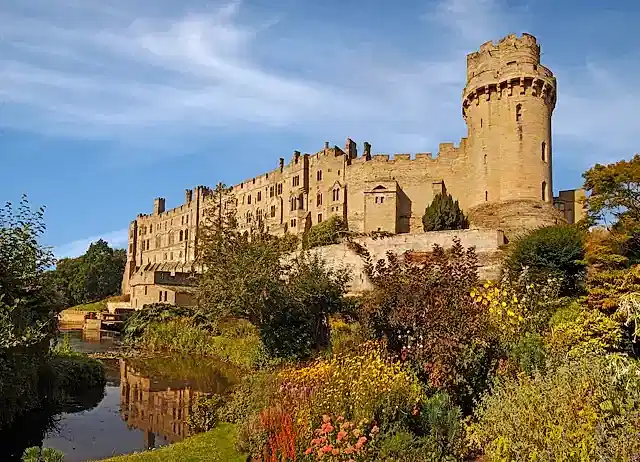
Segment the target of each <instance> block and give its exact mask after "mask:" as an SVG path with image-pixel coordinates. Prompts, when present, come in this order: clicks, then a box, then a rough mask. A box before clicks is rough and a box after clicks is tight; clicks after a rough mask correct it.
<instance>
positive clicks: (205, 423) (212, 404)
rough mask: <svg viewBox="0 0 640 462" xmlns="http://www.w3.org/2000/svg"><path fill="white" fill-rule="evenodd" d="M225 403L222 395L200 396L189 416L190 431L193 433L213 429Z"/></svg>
mask: <svg viewBox="0 0 640 462" xmlns="http://www.w3.org/2000/svg"><path fill="white" fill-rule="evenodd" d="M223 403H224V401H223V399H222V397H221V396H220V395H213V396H200V397H198V399H196V401H195V402H194V403H193V405H192V407H191V410H190V412H189V416H188V417H187V425H188V426H189V431H190V432H191V433H192V434H193V433H202V432H207V431H209V430H211V429H213V427H215V426H216V424H217V423H218V410H219V409H220V408H221V407H222V405H223Z"/></svg>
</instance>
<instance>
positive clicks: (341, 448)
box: [304, 415, 380, 462]
mask: <svg viewBox="0 0 640 462" xmlns="http://www.w3.org/2000/svg"><path fill="white" fill-rule="evenodd" d="M379 433H380V428H379V427H378V426H377V425H375V424H372V423H368V422H365V421H361V422H359V423H358V424H356V423H354V422H349V421H348V420H345V418H344V417H343V416H338V417H336V418H335V421H333V420H332V417H331V416H329V415H324V416H322V425H321V426H320V427H319V428H316V429H315V430H314V431H313V434H314V435H315V438H313V439H312V440H311V444H310V445H309V447H308V448H307V449H306V450H305V452H304V453H305V455H309V456H312V457H313V458H314V459H317V460H328V461H330V462H337V461H353V460H354V459H355V458H358V459H360V460H367V459H371V455H372V453H373V451H374V448H373V447H372V444H373V442H374V440H375V439H376V438H377V436H378V434H379Z"/></svg>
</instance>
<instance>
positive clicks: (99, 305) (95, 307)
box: [68, 300, 107, 312]
mask: <svg viewBox="0 0 640 462" xmlns="http://www.w3.org/2000/svg"><path fill="white" fill-rule="evenodd" d="M68 309H69V310H76V311H96V312H102V311H105V310H106V309H107V301H106V300H100V301H99V302H93V303H85V304H84V305H76V306H72V307H71V308H68Z"/></svg>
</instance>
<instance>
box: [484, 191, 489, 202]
mask: <svg viewBox="0 0 640 462" xmlns="http://www.w3.org/2000/svg"><path fill="white" fill-rule="evenodd" d="M484 200H485V202H486V201H488V200H489V191H485V192H484Z"/></svg>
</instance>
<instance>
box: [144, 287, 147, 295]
mask: <svg viewBox="0 0 640 462" xmlns="http://www.w3.org/2000/svg"><path fill="white" fill-rule="evenodd" d="M144 294H145V295H147V286H144Z"/></svg>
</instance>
